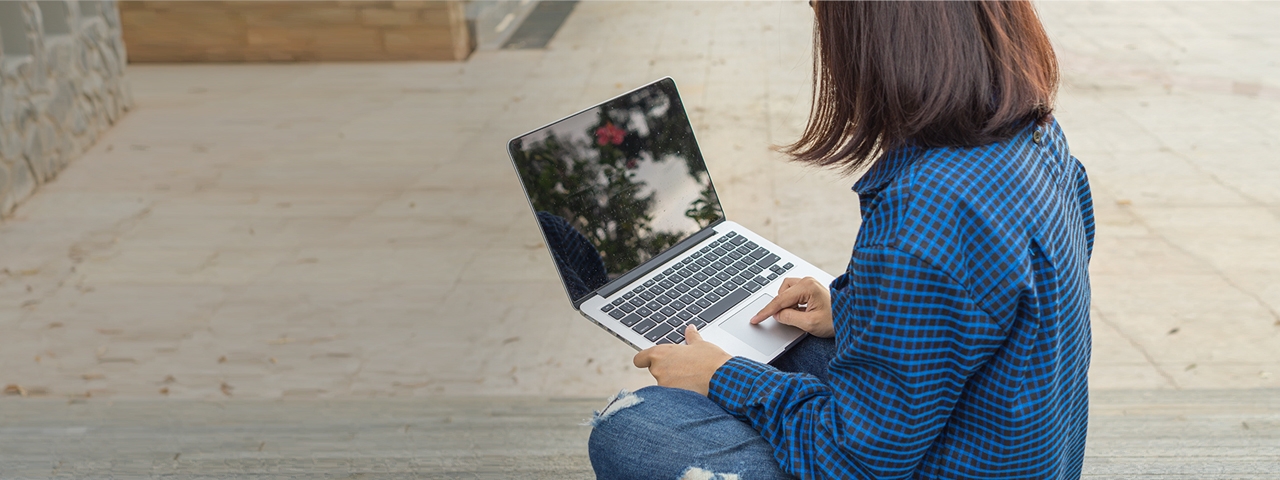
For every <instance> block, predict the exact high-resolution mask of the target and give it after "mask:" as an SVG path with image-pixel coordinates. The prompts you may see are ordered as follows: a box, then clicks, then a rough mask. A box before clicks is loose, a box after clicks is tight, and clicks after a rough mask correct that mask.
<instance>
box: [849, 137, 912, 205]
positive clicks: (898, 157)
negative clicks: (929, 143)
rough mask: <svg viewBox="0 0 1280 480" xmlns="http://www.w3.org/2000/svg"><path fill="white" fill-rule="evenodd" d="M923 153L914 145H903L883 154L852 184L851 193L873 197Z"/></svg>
mask: <svg viewBox="0 0 1280 480" xmlns="http://www.w3.org/2000/svg"><path fill="white" fill-rule="evenodd" d="M921 151H923V149H922V148H920V147H917V146H915V145H911V144H908V145H904V146H901V147H898V148H895V149H893V150H890V151H888V152H885V153H884V154H883V155H881V156H880V158H877V159H876V161H875V163H872V164H871V168H869V169H867V173H864V174H862V178H859V179H858V181H857V182H856V183H854V184H853V191H854V192H857V193H858V195H859V196H866V195H873V194H875V193H876V192H879V191H880V190H881V189H883V188H884V187H885V185H888V184H889V182H890V181H892V180H893V178H894V177H896V176H898V172H900V171H902V169H903V168H904V167H906V166H907V165H910V164H911V161H912V160H915V158H916V156H918V155H919V153H920V152H921Z"/></svg>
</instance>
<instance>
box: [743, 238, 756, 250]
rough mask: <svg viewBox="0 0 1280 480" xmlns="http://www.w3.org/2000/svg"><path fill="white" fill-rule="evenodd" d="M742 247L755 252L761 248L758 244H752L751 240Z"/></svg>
mask: <svg viewBox="0 0 1280 480" xmlns="http://www.w3.org/2000/svg"><path fill="white" fill-rule="evenodd" d="M742 246H744V247H747V248H750V249H752V250H755V249H756V248H759V247H760V246H759V245H756V242H752V241H750V240H748V241H747V243H744V244H742Z"/></svg>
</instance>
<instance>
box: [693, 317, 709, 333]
mask: <svg viewBox="0 0 1280 480" xmlns="http://www.w3.org/2000/svg"><path fill="white" fill-rule="evenodd" d="M689 324H690V325H693V328H696V329H698V330H702V327H705V326H707V322H704V321H702V319H701V318H695V319H693V321H691V322H689Z"/></svg>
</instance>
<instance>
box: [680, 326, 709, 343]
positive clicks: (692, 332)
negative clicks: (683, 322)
mask: <svg viewBox="0 0 1280 480" xmlns="http://www.w3.org/2000/svg"><path fill="white" fill-rule="evenodd" d="M703 341H704V340H703V339H702V334H701V333H698V328H697V327H694V326H693V325H688V326H685V327H684V343H687V344H689V345H693V344H695V343H702V342H703Z"/></svg>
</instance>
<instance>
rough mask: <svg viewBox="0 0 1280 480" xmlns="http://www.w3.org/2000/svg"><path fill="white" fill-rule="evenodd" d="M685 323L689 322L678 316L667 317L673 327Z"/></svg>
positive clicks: (668, 322) (677, 327)
mask: <svg viewBox="0 0 1280 480" xmlns="http://www.w3.org/2000/svg"><path fill="white" fill-rule="evenodd" d="M685 323H687V322H686V321H684V320H681V319H680V318H677V317H671V318H668V319H667V325H671V327H672V328H675V329H679V328H680V327H682V326H684V324H685Z"/></svg>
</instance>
